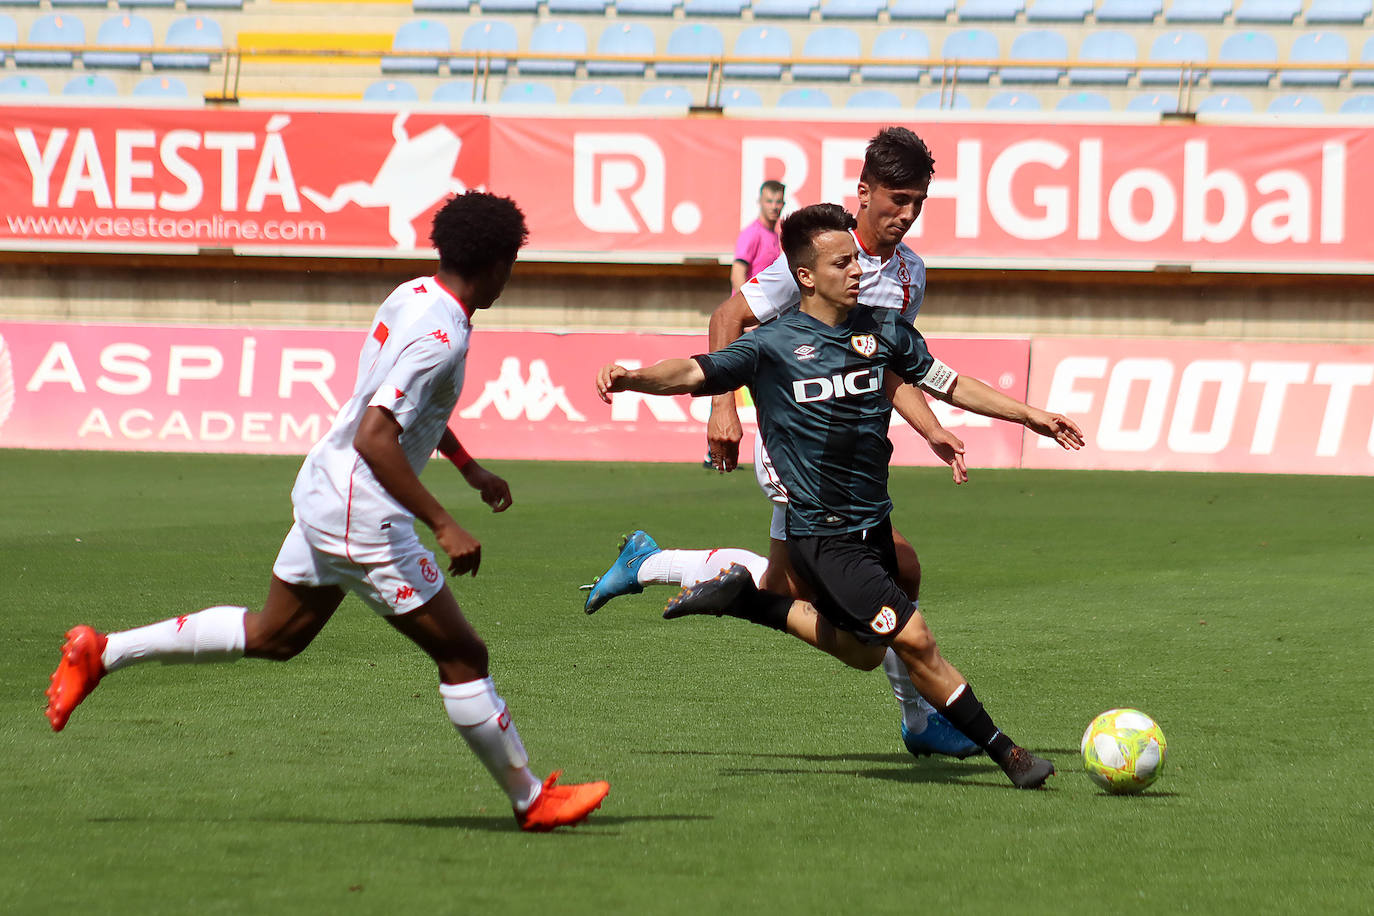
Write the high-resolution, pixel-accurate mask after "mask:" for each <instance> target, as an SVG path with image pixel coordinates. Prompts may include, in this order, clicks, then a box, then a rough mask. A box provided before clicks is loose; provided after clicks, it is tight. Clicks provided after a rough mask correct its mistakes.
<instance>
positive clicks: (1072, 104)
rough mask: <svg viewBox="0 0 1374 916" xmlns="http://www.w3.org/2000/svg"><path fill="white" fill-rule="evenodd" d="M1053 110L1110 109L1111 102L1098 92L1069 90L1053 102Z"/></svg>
mask: <svg viewBox="0 0 1374 916" xmlns="http://www.w3.org/2000/svg"><path fill="white" fill-rule="evenodd" d="M1054 110H1055V111H1111V110H1112V102H1111V100H1110V99H1108V98H1107V97H1106V96H1105V95H1103V94H1102V93H1100V92H1070V93H1069V94H1068V95H1065V96H1062V97H1060V99H1059V101H1058V102H1057V103H1055V106H1054Z"/></svg>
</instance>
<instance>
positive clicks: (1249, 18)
mask: <svg viewBox="0 0 1374 916" xmlns="http://www.w3.org/2000/svg"><path fill="white" fill-rule="evenodd" d="M1301 11H1302V0H1241V4H1240V6H1239V7H1238V8H1237V9H1236V15H1235V21H1236V24H1237V25H1239V24H1241V23H1246V22H1267V23H1271V24H1278V25H1288V24H1290V23H1292V21H1293V20H1294V19H1296V18H1298V13H1299V12H1301Z"/></svg>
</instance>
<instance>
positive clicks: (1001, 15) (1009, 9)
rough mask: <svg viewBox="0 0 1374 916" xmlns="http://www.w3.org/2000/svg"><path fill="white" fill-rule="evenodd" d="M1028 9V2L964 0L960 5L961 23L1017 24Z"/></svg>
mask: <svg viewBox="0 0 1374 916" xmlns="http://www.w3.org/2000/svg"><path fill="white" fill-rule="evenodd" d="M1025 8H1026V0H964V2H963V3H962V4H960V5H959V21H960V22H1015V21H1016V17H1017V16H1019V15H1020V14H1021V11H1022V10H1024V9H1025Z"/></svg>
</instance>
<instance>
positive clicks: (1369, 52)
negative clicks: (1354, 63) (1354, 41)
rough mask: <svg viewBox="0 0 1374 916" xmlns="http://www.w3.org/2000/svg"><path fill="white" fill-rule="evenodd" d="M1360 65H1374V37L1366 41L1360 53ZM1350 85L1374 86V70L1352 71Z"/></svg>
mask: <svg viewBox="0 0 1374 916" xmlns="http://www.w3.org/2000/svg"><path fill="white" fill-rule="evenodd" d="M1360 63H1362V64H1374V35H1371V36H1370V37H1369V38H1367V39H1365V43H1364V48H1363V49H1362V50H1361V51H1360ZM1350 85H1352V86H1374V70H1352V71H1351V73H1350Z"/></svg>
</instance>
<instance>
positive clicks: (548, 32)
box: [516, 19, 587, 76]
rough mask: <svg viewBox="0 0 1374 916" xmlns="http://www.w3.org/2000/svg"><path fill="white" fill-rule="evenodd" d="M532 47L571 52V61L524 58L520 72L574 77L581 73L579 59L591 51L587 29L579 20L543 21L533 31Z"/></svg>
mask: <svg viewBox="0 0 1374 916" xmlns="http://www.w3.org/2000/svg"><path fill="white" fill-rule="evenodd" d="M529 50H531V51H535V52H538V53H542V54H567V55H568V56H569V59H567V60H522V61H520V62H519V63H517V64H516V69H517V70H519V72H520V73H522V74H524V73H538V74H546V75H549V76H572V75H574V74H575V73H576V72H577V60H576V59H577V58H582V57H585V56H586V54H587V30H586V29H584V28H583V27H582V26H581V25H579V24H578V23H576V22H568V21H566V20H557V19H549V20H545V21H544V22H541V23H539V25H537V26H535V27H534V31H533V32H532V33H531V34H530V43H529Z"/></svg>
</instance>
